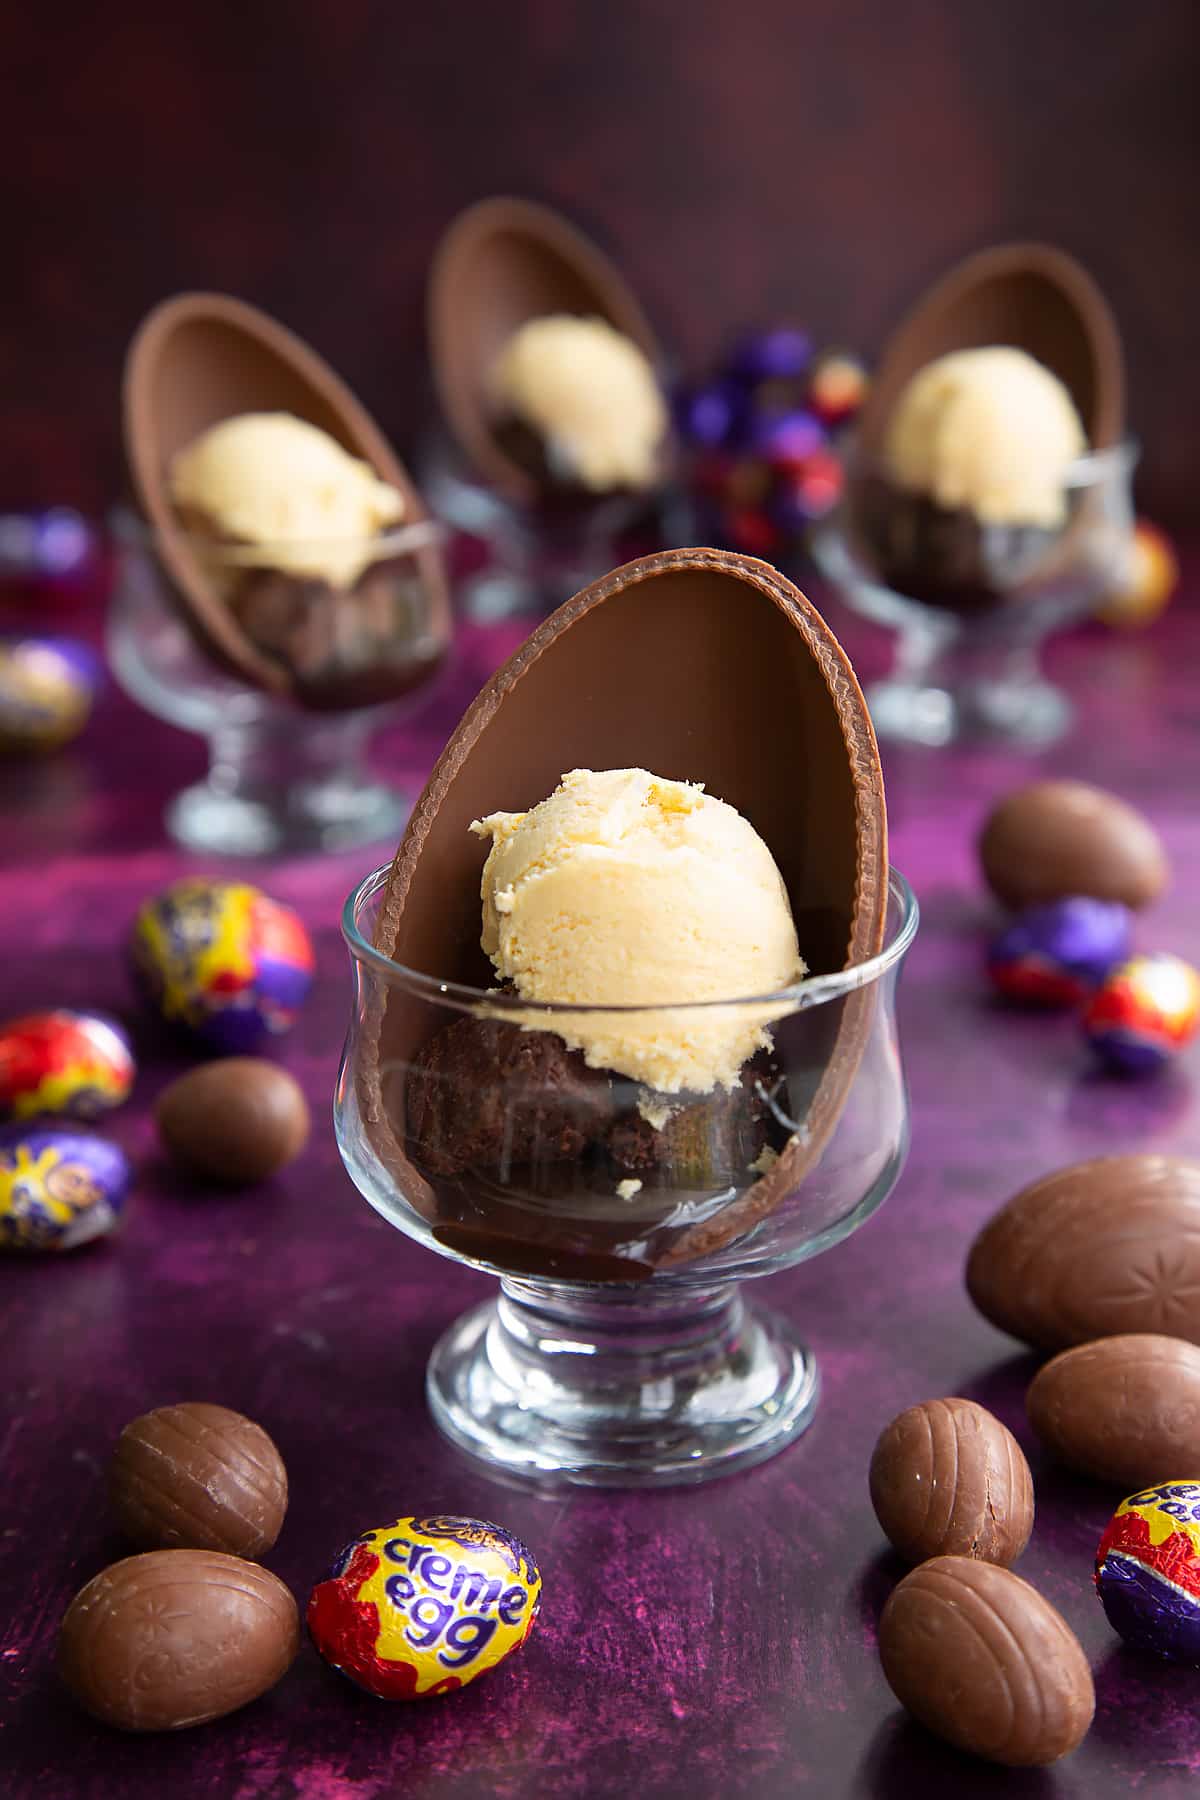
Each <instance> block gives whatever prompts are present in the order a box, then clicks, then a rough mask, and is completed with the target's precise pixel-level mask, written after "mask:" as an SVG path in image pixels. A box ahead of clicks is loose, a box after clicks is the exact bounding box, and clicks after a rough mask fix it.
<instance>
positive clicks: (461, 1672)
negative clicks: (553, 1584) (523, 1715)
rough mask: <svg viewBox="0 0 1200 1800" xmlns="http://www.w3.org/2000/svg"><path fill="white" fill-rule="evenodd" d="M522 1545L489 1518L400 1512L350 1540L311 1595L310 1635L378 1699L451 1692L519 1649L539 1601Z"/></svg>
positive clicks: (537, 1578)
mask: <svg viewBox="0 0 1200 1800" xmlns="http://www.w3.org/2000/svg"><path fill="white" fill-rule="evenodd" d="M541 1595H542V1578H541V1575H540V1573H539V1572H538V1566H537V1564H536V1563H535V1562H534V1560H533V1558H532V1556H531V1555H530V1554H529V1551H528V1550H527V1549H526V1548H525V1546H524V1544H522V1543H520V1542H519V1541H518V1540H517V1539H516V1538H515V1537H512V1536H511V1535H510V1534H509V1533H508V1532H507V1531H503V1530H502V1529H501V1528H500V1526H498V1525H489V1524H487V1523H486V1522H485V1521H484V1520H482V1519H459V1518H455V1517H452V1516H451V1517H447V1516H443V1515H440V1514H439V1515H437V1516H435V1517H430V1518H403V1519H396V1520H395V1521H394V1522H393V1523H392V1524H391V1525H381V1526H380V1527H379V1528H378V1529H377V1530H375V1531H364V1532H363V1533H362V1535H361V1537H358V1538H356V1539H355V1540H354V1542H353V1543H352V1544H348V1545H347V1547H346V1548H345V1549H344V1550H343V1551H342V1553H341V1555H340V1556H339V1557H338V1559H337V1561H336V1562H335V1563H334V1565H333V1567H332V1569H331V1570H330V1572H329V1575H328V1576H327V1578H326V1579H325V1580H324V1581H322V1582H318V1584H317V1586H316V1587H315V1588H314V1589H313V1591H312V1596H311V1598H310V1600H309V1602H308V1629H309V1634H310V1636H311V1637H312V1641H313V1643H314V1644H315V1645H316V1647H317V1649H318V1650H319V1651H320V1653H321V1655H322V1656H323V1657H324V1658H325V1661H326V1662H327V1663H330V1664H332V1666H333V1667H334V1668H335V1669H340V1670H341V1672H342V1674H343V1675H348V1676H349V1678H350V1680H351V1681H356V1682H357V1683H358V1685H359V1686H360V1687H365V1688H366V1689H367V1691H368V1692H369V1693H372V1694H377V1695H378V1696H379V1698H380V1699H381V1700H422V1699H426V1698H427V1697H429V1696H430V1695H433V1694H448V1693H452V1692H453V1690H454V1689H455V1688H461V1687H465V1686H466V1685H467V1683H468V1682H469V1681H474V1679H475V1677H476V1676H477V1675H483V1674H484V1673H485V1672H486V1671H487V1670H488V1669H494V1668H495V1667H496V1665H497V1663H501V1662H503V1661H504V1659H505V1657H506V1656H510V1655H511V1654H512V1652H513V1651H514V1650H519V1649H520V1648H521V1645H522V1644H523V1643H524V1642H525V1639H526V1638H527V1637H528V1636H529V1633H530V1631H531V1630H532V1628H533V1621H534V1619H535V1618H536V1617H537V1611H538V1606H539V1605H540V1603H541Z"/></svg>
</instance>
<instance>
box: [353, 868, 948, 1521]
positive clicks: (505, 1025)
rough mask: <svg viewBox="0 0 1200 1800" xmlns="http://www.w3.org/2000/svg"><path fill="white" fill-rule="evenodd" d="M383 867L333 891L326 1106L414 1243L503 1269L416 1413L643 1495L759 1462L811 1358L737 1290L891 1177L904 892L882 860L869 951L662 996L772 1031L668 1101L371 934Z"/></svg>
mask: <svg viewBox="0 0 1200 1800" xmlns="http://www.w3.org/2000/svg"><path fill="white" fill-rule="evenodd" d="M387 879H388V871H387V870H386V869H380V870H377V871H376V873H375V874H373V875H371V876H369V877H368V878H367V880H366V881H364V882H363V883H362V885H361V886H360V887H359V888H358V889H357V890H356V892H355V893H354V894H352V895H351V897H350V899H349V900H348V901H347V904H346V908H345V912H344V915H343V932H344V935H345V938H346V942H347V945H348V947H349V951H350V955H351V960H352V963H353V966H354V974H355V1006H354V1015H353V1019H352V1022H351V1026H350V1031H349V1035H348V1037H347V1041H346V1047H345V1050H344V1053H343V1057H342V1064H341V1069H340V1071H339V1075H338V1084H337V1092H336V1101H335V1119H336V1127H337V1136H338V1145H339V1149H340V1151H341V1154H342V1158H343V1160H344V1162H345V1164H346V1167H347V1169H348V1170H349V1172H350V1175H351V1177H352V1179H353V1180H354V1182H355V1184H356V1185H357V1187H358V1188H359V1190H360V1191H361V1192H362V1194H363V1195H364V1196H365V1198H366V1199H367V1200H368V1201H369V1202H370V1204H371V1205H372V1206H373V1207H375V1209H376V1210H377V1211H378V1212H380V1213H381V1214H382V1215H383V1216H384V1218H386V1219H387V1220H388V1221H389V1222H390V1223H391V1224H393V1225H395V1226H397V1227H398V1228H399V1229H400V1230H402V1231H404V1232H406V1233H407V1234H408V1235H409V1236H410V1237H412V1238H414V1239H415V1240H416V1241H417V1242H418V1243H420V1244H423V1245H424V1246H426V1248H428V1249H431V1250H436V1251H438V1252H439V1253H440V1254H441V1255H444V1256H448V1257H451V1258H452V1259H454V1260H456V1261H459V1262H463V1263H466V1264H468V1265H470V1266H472V1267H474V1268H479V1269H483V1270H486V1271H488V1272H489V1273H491V1274H494V1275H497V1276H499V1278H500V1283H501V1292H500V1296H499V1299H498V1300H496V1301H488V1302H486V1303H485V1304H484V1305H482V1306H480V1307H477V1308H475V1309H474V1310H472V1311H471V1312H470V1313H468V1314H466V1315H465V1316H464V1317H463V1318H461V1319H459V1320H457V1321H456V1322H455V1324H453V1325H452V1326H451V1327H450V1329H449V1330H448V1331H447V1332H446V1334H445V1335H444V1336H443V1338H442V1339H441V1341H440V1342H439V1344H438V1345H437V1347H436V1348H435V1350H434V1352H433V1355H432V1357H431V1359H430V1364H429V1370H428V1378H427V1385H428V1395H429V1402H430V1407H431V1410H432V1412H433V1416H434V1418H435V1420H436V1422H437V1424H438V1426H439V1427H440V1429H441V1430H442V1431H443V1432H444V1433H445V1435H446V1436H447V1437H448V1438H449V1439H450V1440H451V1441H452V1442H453V1443H455V1444H456V1445H457V1446H458V1447H459V1448H460V1449H462V1450H464V1451H466V1452H467V1453H468V1454H470V1455H472V1456H474V1457H476V1458H478V1459H479V1460H480V1461H481V1462H483V1463H484V1464H485V1465H487V1466H488V1467H489V1468H490V1469H492V1470H493V1471H495V1470H497V1469H500V1470H504V1471H507V1472H509V1473H510V1474H512V1475H515V1476H519V1477H522V1478H525V1479H528V1480H532V1481H543V1482H558V1481H571V1482H580V1483H587V1484H593V1485H612V1486H648V1485H667V1484H671V1483H676V1482H684V1481H700V1480H704V1479H706V1478H708V1477H711V1476H714V1475H719V1474H723V1473H726V1472H731V1471H733V1470H735V1469H738V1468H743V1467H746V1466H748V1465H750V1464H752V1463H755V1462H758V1461H761V1460H762V1459H763V1458H765V1457H768V1456H771V1455H773V1454H774V1453H775V1452H776V1451H777V1450H780V1449H782V1448H783V1447H784V1446H785V1445H786V1444H787V1443H789V1442H791V1441H792V1439H794V1438H795V1437H796V1436H797V1435H798V1434H799V1433H800V1432H801V1431H803V1429H804V1428H805V1426H806V1425H807V1424H808V1423H809V1421H810V1419H811V1417H812V1414H813V1411H814V1409H815V1407H816V1404H817V1396H818V1386H819V1382H818V1375H817V1369H816V1363H815V1360H814V1358H813V1355H812V1353H811V1351H810V1350H809V1349H808V1348H807V1347H806V1346H805V1345H804V1344H803V1343H802V1342H800V1341H799V1340H798V1339H797V1338H796V1336H795V1335H794V1333H793V1331H792V1329H791V1327H790V1325H789V1324H787V1323H785V1322H784V1321H782V1320H780V1319H779V1318H777V1317H774V1316H772V1315H770V1314H768V1313H765V1312H761V1311H758V1310H756V1309H753V1308H752V1307H750V1306H749V1305H748V1304H747V1302H746V1301H745V1300H744V1299H743V1297H742V1294H741V1292H740V1288H739V1283H740V1282H741V1281H742V1280H744V1279H746V1278H748V1277H750V1276H754V1275H765V1274H770V1273H774V1272H776V1271H778V1270H780V1269H784V1268H787V1267H788V1266H790V1265H791V1264H793V1263H796V1262H801V1261H803V1260H805V1259H807V1258H808V1257H811V1256H815V1255H817V1254H818V1253H819V1252H820V1251H822V1250H826V1249H828V1248H830V1246H831V1245H833V1244H836V1243H837V1242H839V1241H840V1240H841V1239H842V1238H843V1237H846V1236H847V1235H848V1234H849V1233H850V1232H852V1231H854V1230H855V1229H857V1227H858V1226H859V1225H860V1224H862V1223H863V1221H864V1220H865V1219H867V1218H869V1217H870V1215H871V1213H872V1212H874V1211H875V1209H876V1208H877V1207H878V1206H879V1205H880V1204H881V1203H882V1202H883V1200H884V1199H885V1198H886V1197H887V1195H888V1194H889V1193H890V1191H891V1189H892V1187H893V1185H894V1184H895V1181H896V1178H897V1176H898V1174H899V1172H900V1169H901V1167H902V1165H903V1161H904V1157H905V1153H906V1149H907V1144H908V1102H907V1096H906V1092H905V1086H904V1077H903V1071H902V1067H901V1060H900V1051H899V1043H898V1038H897V1033H896V1016H895V997H896V984H897V979H898V976H899V973H900V968H901V966H902V964H903V961H904V957H905V955H906V953H907V951H908V949H909V947H910V946H911V944H912V941H913V938H914V936H915V933H916V929H917V919H918V912H917V904H916V900H915V899H914V897H913V894H912V892H911V890H910V888H909V887H908V884H907V883H906V882H905V880H904V878H903V877H902V876H901V875H899V874H897V873H896V872H895V871H892V873H891V877H890V882H889V889H888V908H887V920H886V931H885V936H884V945H883V949H882V950H881V952H880V953H879V955H877V956H875V957H873V958H871V959H870V960H869V961H865V962H862V963H859V964H857V965H855V966H854V967H852V968H849V969H846V970H844V971H843V972H841V973H839V974H835V975H823V976H816V977H811V978H809V979H808V980H805V981H803V982H800V983H798V984H796V985H795V986H793V987H790V988H788V989H786V990H783V991H781V992H779V993H775V994H770V995H764V996H755V997H750V998H740V999H733V1000H729V1001H705V1002H699V1003H693V1004H692V1005H689V1006H684V1007H676V1008H664V1007H662V1006H656V1007H655V1008H653V1009H652V1010H653V1012H654V1014H655V1015H656V1016H663V1017H670V1018H673V1021H674V1027H675V1028H676V1029H677V1028H679V1025H680V1022H681V1019H682V1018H683V1016H684V1015H699V1016H701V1017H702V1016H703V1015H704V1014H705V1013H711V1012H712V1010H713V1009H719V1010H720V1011H722V1012H723V1013H725V1014H726V1015H730V1014H732V1015H734V1016H737V1015H742V1016H743V1017H744V1018H745V1020H747V1021H748V1022H749V1023H750V1024H751V1025H752V1026H753V1025H757V1026H760V1027H765V1028H766V1029H767V1030H768V1032H769V1038H770V1047H769V1048H764V1049H762V1050H760V1051H759V1052H758V1053H757V1054H756V1055H755V1056H754V1057H753V1058H752V1059H751V1060H750V1062H749V1063H747V1064H746V1065H745V1067H744V1069H743V1070H742V1076H741V1082H740V1085H739V1086H738V1087H736V1088H733V1089H729V1090H726V1089H717V1090H715V1092H714V1093H713V1094H710V1095H700V1096H678V1097H676V1098H675V1100H674V1101H673V1102H672V1105H673V1108H674V1110H672V1111H671V1113H670V1116H669V1117H667V1118H666V1119H665V1121H664V1120H663V1118H662V1116H661V1114H660V1113H656V1112H655V1108H654V1106H653V1105H652V1104H648V1103H647V1096H646V1093H645V1090H639V1089H637V1087H636V1085H635V1084H634V1083H632V1082H627V1081H625V1080H624V1079H623V1078H621V1077H619V1076H612V1075H611V1074H610V1073H608V1072H607V1071H604V1070H596V1069H591V1068H589V1067H588V1066H587V1065H586V1064H585V1063H584V1061H583V1058H582V1056H581V1055H580V1054H579V1052H578V1051H568V1050H567V1049H566V1045H565V1043H564V1041H563V1035H560V1034H565V1035H566V1036H567V1037H570V1036H571V1034H572V1021H573V1020H575V1021H576V1022H578V1021H579V1020H580V1017H581V1015H583V1014H587V1015H588V1017H589V1023H590V1024H591V1025H592V1026H593V1027H594V1023H595V1020H596V1018H597V1016H599V1017H601V1018H603V1017H606V1016H609V1015H615V1014H617V1013H620V1014H623V1015H628V1014H630V1013H633V1014H637V1013H639V1012H641V1013H643V1014H645V1013H646V1012H647V1011H649V1010H650V1009H643V1008H595V1007H591V1008H580V1007H569V1006H551V1005H540V1004H533V1003H531V1002H529V1001H527V1000H522V999H519V998H518V997H517V996H516V995H514V994H509V993H505V992H502V991H498V990H489V991H484V990H482V989H473V988H469V987H464V986H461V985H459V984H456V983H450V982H443V981H439V980H437V979H436V978H434V977H431V976H428V975H423V974H420V973H418V972H417V971H415V970H412V969H408V968H405V967H403V966H402V965H401V964H399V963H397V962H394V961H392V960H391V959H389V958H388V957H386V956H384V955H383V954H382V953H381V952H380V951H378V950H376V949H375V948H374V942H375V938H376V934H377V926H378V922H379V918H380V914H381V909H382V907H383V905H384V900H385V893H386V886H387Z"/></svg>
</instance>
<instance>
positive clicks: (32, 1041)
mask: <svg viewBox="0 0 1200 1800" xmlns="http://www.w3.org/2000/svg"><path fill="white" fill-rule="evenodd" d="M135 1073H136V1069H135V1066H134V1061H133V1051H132V1050H131V1049H130V1046H129V1039H128V1038H127V1037H126V1035H125V1033H124V1032H123V1031H122V1030H121V1028H120V1027H119V1026H118V1025H115V1024H114V1023H113V1022H112V1021H111V1020H110V1019H103V1018H99V1017H97V1016H96V1015H95V1014H92V1013H81V1012H72V1011H69V1010H66V1009H59V1010H57V1011H54V1012H43V1013H28V1014H26V1015H25V1016H24V1017H23V1018H20V1019H10V1020H9V1021H8V1023H7V1024H5V1025H0V1116H5V1117H9V1118H14V1119H34V1118H38V1117H39V1116H40V1115H43V1114H57V1115H66V1116H68V1117H70V1118H74V1119H95V1118H98V1117H99V1115H100V1114H101V1113H104V1112H108V1111H110V1110H111V1108H112V1107H114V1106H120V1105H121V1103H122V1101H124V1100H127V1099H128V1098H129V1092H130V1089H131V1088H132V1087H133V1078H134V1075H135Z"/></svg>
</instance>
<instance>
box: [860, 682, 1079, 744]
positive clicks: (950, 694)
mask: <svg viewBox="0 0 1200 1800" xmlns="http://www.w3.org/2000/svg"><path fill="white" fill-rule="evenodd" d="M867 705H868V707H869V709H870V713H871V719H872V722H873V724H874V726H875V730H876V732H877V733H878V735H879V736H880V738H884V739H887V740H888V741H889V742H892V743H904V744H924V745H927V746H932V747H935V748H936V747H940V746H942V745H944V744H962V743H970V744H981V743H982V744H986V743H994V744H1016V745H1022V746H1024V747H1025V748H1027V749H1044V748H1046V747H1047V746H1048V745H1050V744H1054V743H1057V742H1058V740H1059V738H1061V737H1063V736H1064V735H1065V733H1066V732H1067V731H1068V730H1069V729H1070V726H1071V722H1072V719H1073V718H1074V709H1073V707H1072V705H1071V702H1070V701H1069V700H1068V699H1067V697H1066V695H1065V694H1063V693H1061V692H1060V690H1059V689H1058V688H1056V687H1054V686H1053V684H1052V683H1051V682H1048V681H1044V680H1042V679H1040V678H1035V679H1032V680H1029V679H1026V680H1023V681H1011V682H1010V681H1004V680H994V681H988V680H978V681H972V682H968V683H963V684H958V685H956V684H952V683H945V684H942V683H939V682H937V681H936V680H934V681H928V680H924V681H922V680H912V679H906V678H904V677H903V676H898V677H894V678H893V679H891V680H888V681H880V682H876V683H875V684H874V685H873V686H872V687H869V688H868V689H867Z"/></svg>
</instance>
